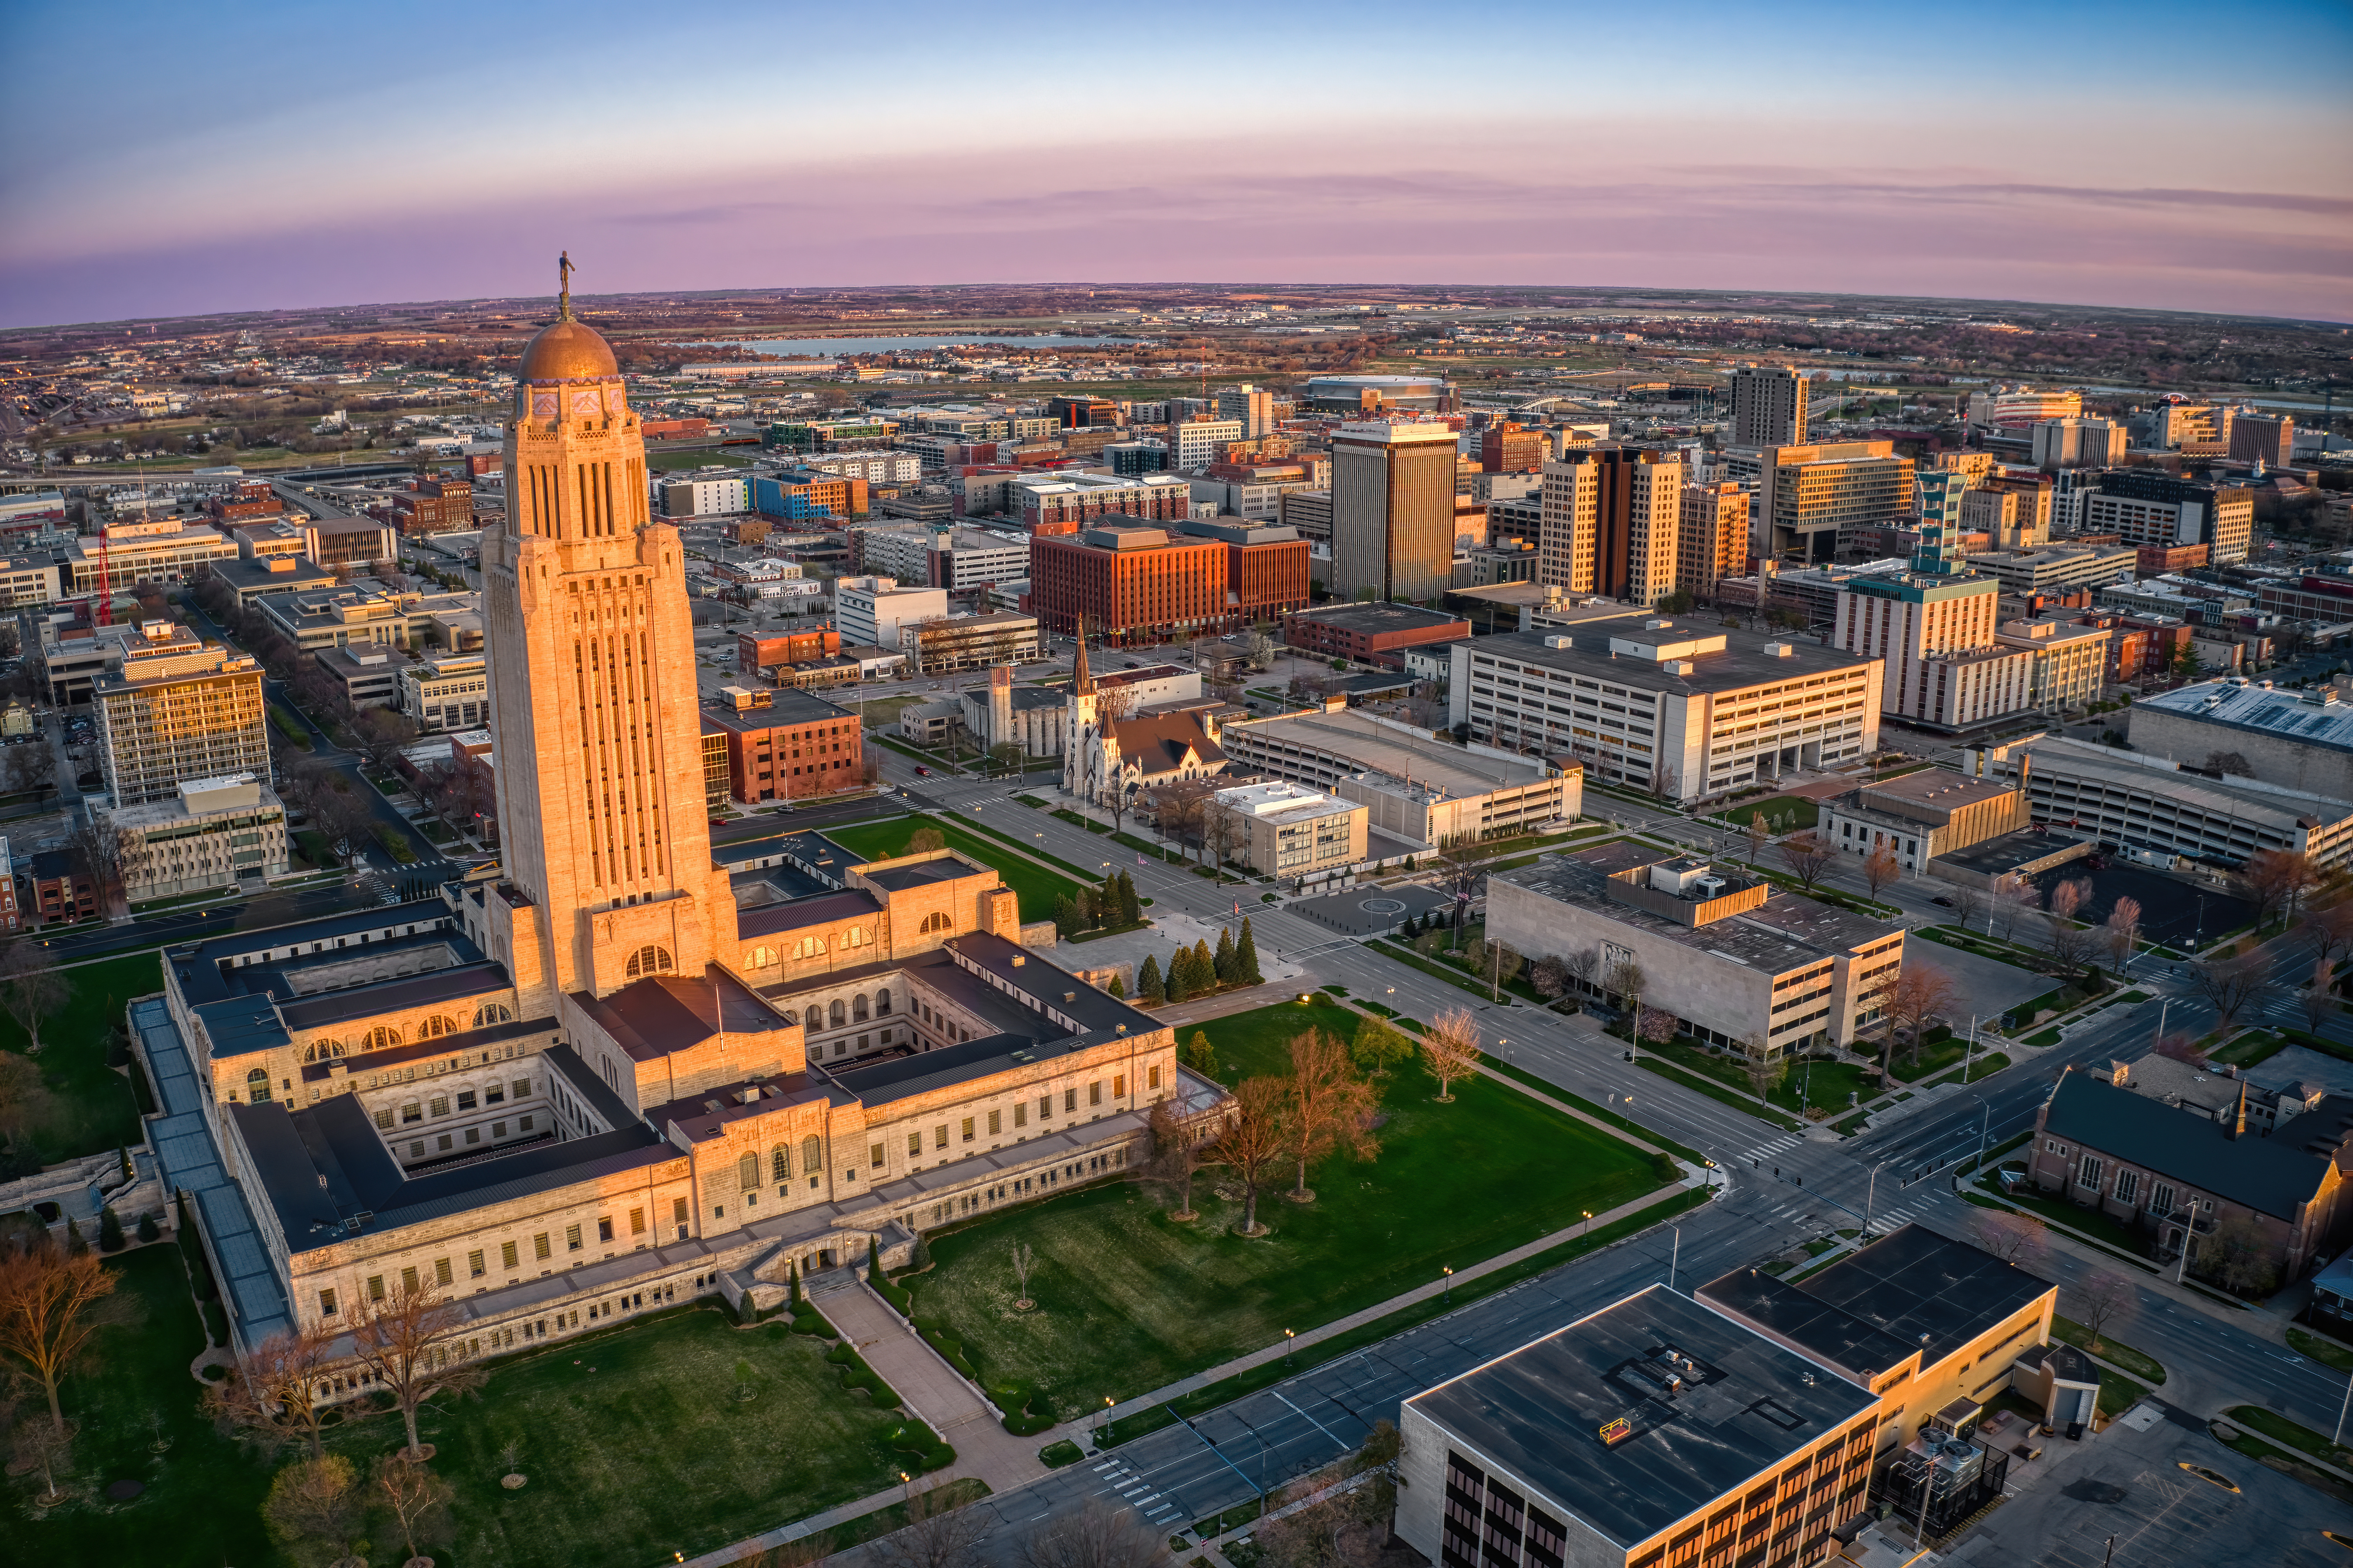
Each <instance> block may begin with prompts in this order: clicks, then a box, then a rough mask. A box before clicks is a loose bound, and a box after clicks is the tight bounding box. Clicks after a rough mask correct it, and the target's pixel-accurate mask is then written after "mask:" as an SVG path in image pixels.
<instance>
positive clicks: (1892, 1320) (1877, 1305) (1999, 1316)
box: [1705, 1225, 2056, 1366]
mask: <svg viewBox="0 0 2353 1568" xmlns="http://www.w3.org/2000/svg"><path fill="white" fill-rule="evenodd" d="M1796 1288H1797V1289H1799V1290H1801V1291H1803V1292H1804V1293H1805V1294H1807V1295H1809V1296H1810V1297H1812V1298H1814V1299H1815V1300H1818V1301H1821V1302H1824V1303H1826V1304H1827V1305H1829V1306H1831V1307H1835V1308H1837V1309H1838V1310H1840V1311H1841V1312H1843V1313H1845V1314H1846V1315H1847V1316H1848V1317H1849V1318H1851V1319H1852V1320H1853V1321H1856V1322H1859V1323H1862V1324H1866V1325H1868V1326H1869V1327H1870V1328H1872V1329H1873V1330H1876V1331H1878V1332H1880V1333H1882V1334H1883V1335H1885V1336H1886V1337H1887V1338H1889V1339H1891V1340H1894V1342H1897V1343H1898V1344H1901V1345H1903V1346H1904V1347H1905V1348H1906V1349H1907V1350H1908V1349H1910V1348H1912V1347H1915V1346H1916V1347H1918V1349H1919V1351H1920V1352H1921V1363H1922V1364H1923V1365H1924V1366H1934V1365H1936V1363H1938V1362H1940V1361H1942V1360H1944V1359H1945V1358H1946V1357H1947V1356H1948V1355H1950V1354H1952V1353H1953V1352H1955V1351H1957V1350H1958V1349H1960V1348H1961V1347H1962V1346H1964V1345H1967V1344H1968V1343H1970V1342H1973V1341H1975V1340H1977V1339H1979V1338H1981V1337H1982V1336H1983V1335H1984V1334H1985V1333H1986V1332H1987V1331H1989V1330H1991V1329H1993V1328H1996V1327H1998V1326H2000V1324H2001V1323H2002V1322H2003V1321H2006V1320H2008V1319H2010V1318H2013V1317H2016V1316H2017V1315H2018V1313H2019V1312H2020V1311H2021V1310H2023V1309H2024V1308H2025V1307H2026V1306H2027V1305H2028V1304H2029V1303H2030V1302H2032V1301H2034V1300H2037V1299H2038V1298H2040V1297H2042V1296H2043V1295H2045V1294H2047V1293H2048V1292H2050V1291H2051V1290H2052V1289H2056V1287H2055V1286H2053V1285H2052V1283H2051V1281H2050V1280H2048V1279H2041V1278H2039V1277H2037V1276H2035V1275H2032V1274H2029V1273H2028V1272H2027V1271H2026V1270H2025V1269H2023V1268H2018V1267H2016V1266H2015V1265H2013V1264H2009V1263H2004V1262H2003V1261H2002V1260H2001V1259H2000V1258H1996V1257H1995V1256H1994V1255H1993V1254H1991V1253H1989V1252H1987V1251H1985V1250H1983V1249H1982V1248H1979V1247H1971V1246H1970V1245H1969V1244H1968V1242H1966V1241H1955V1240H1953V1239H1951V1238H1950V1237H1943V1236H1939V1235H1937V1234H1936V1232H1935V1231H1933V1230H1929V1229H1927V1228H1926V1227H1925V1226H1917V1225H1905V1226H1898V1227H1896V1228H1895V1229H1894V1230H1892V1231H1890V1232H1888V1233H1887V1234H1886V1235H1885V1236H1883V1237H1880V1238H1879V1239H1878V1240H1877V1241H1874V1242H1873V1243H1872V1244H1871V1245H1870V1246H1869V1247H1864V1248H1862V1250H1861V1251H1859V1252H1856V1253H1853V1254H1852V1255H1850V1256H1848V1257H1845V1258H1841V1259H1839V1260H1838V1261H1837V1262H1836V1263H1833V1264H1831V1266H1830V1267H1829V1268H1825V1269H1823V1270H1821V1271H1820V1273H1818V1274H1811V1275H1809V1276H1807V1277H1806V1278H1805V1279H1802V1280H1800V1281H1799V1282H1798V1285H1797V1287H1796ZM1705 1289H1710V1290H1712V1289H1715V1286H1713V1285H1710V1286H1707V1287H1705ZM1886 1364H1888V1365H1893V1364H1894V1363H1886Z"/></svg>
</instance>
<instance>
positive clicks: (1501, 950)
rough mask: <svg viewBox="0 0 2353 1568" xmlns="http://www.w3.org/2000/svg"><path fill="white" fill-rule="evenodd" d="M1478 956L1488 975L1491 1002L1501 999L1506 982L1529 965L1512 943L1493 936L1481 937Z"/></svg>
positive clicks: (1480, 964)
mask: <svg viewBox="0 0 2353 1568" xmlns="http://www.w3.org/2000/svg"><path fill="white" fill-rule="evenodd" d="M1478 958H1479V969H1480V972H1481V973H1484V974H1485V975H1486V976H1487V1000H1489V1001H1490V1002H1496V1001H1501V1000H1502V999H1503V992H1504V982H1505V981H1507V980H1516V979H1518V978H1519V974H1520V971H1521V970H1522V969H1524V968H1525V967H1526V966H1527V960H1526V959H1525V958H1522V957H1521V956H1520V955H1519V953H1518V952H1514V950H1513V949H1512V947H1511V946H1510V944H1508V943H1506V942H1497V941H1495V940H1493V938H1492V937H1490V938H1482V939H1481V941H1480V943H1479V952H1478Z"/></svg>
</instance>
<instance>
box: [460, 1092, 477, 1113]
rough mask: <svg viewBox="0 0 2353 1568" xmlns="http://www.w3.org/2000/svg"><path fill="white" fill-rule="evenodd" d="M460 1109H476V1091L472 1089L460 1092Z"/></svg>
mask: <svg viewBox="0 0 2353 1568" xmlns="http://www.w3.org/2000/svg"><path fill="white" fill-rule="evenodd" d="M458 1109H459V1110H473V1109H474V1091H473V1090H472V1089H459V1091H458Z"/></svg>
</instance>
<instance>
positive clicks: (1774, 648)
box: [1765, 642, 1798, 658]
mask: <svg viewBox="0 0 2353 1568" xmlns="http://www.w3.org/2000/svg"><path fill="white" fill-rule="evenodd" d="M1797 651H1798V649H1797V646H1796V645H1795V644H1794V643H1785V642H1768V643H1767V644H1766V645H1765V657H1766V658H1788V657H1789V656H1790V655H1791V654H1793V653H1795V652H1797Z"/></svg>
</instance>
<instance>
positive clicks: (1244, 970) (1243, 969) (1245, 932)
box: [1234, 915, 1266, 985]
mask: <svg viewBox="0 0 2353 1568" xmlns="http://www.w3.org/2000/svg"><path fill="white" fill-rule="evenodd" d="M1234 979H1235V980H1236V981H1237V982H1238V983H1240V984H1243V985H1263V984H1266V976H1265V975H1263V974H1261V973H1259V971H1258V938H1256V937H1254V936H1252V935H1251V934H1250V916H1248V915H1244V916H1243V917H1242V940H1241V941H1240V942H1239V943H1237V944H1236V945H1235V948H1234Z"/></svg>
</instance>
